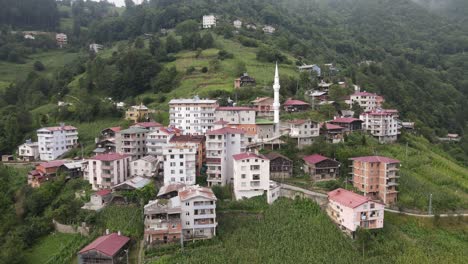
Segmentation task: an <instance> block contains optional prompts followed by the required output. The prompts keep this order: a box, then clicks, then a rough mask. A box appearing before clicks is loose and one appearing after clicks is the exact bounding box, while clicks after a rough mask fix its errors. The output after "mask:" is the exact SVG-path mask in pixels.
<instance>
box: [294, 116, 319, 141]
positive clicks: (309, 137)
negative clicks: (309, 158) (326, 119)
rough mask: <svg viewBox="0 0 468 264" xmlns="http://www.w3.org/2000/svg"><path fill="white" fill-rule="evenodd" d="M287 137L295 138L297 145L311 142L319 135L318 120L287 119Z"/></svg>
mask: <svg viewBox="0 0 468 264" xmlns="http://www.w3.org/2000/svg"><path fill="white" fill-rule="evenodd" d="M288 124H289V137H291V138H293V139H295V140H297V147H298V148H303V147H304V146H307V145H310V144H312V142H313V141H314V139H315V138H317V137H318V136H320V126H319V123H318V122H315V121H312V120H303V119H296V120H290V121H288Z"/></svg>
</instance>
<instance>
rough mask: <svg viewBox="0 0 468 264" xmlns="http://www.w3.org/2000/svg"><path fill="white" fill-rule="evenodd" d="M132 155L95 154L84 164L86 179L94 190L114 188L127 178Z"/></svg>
mask: <svg viewBox="0 0 468 264" xmlns="http://www.w3.org/2000/svg"><path fill="white" fill-rule="evenodd" d="M129 165H130V157H129V156H127V155H121V154H117V153H111V154H101V155H97V156H94V157H92V158H90V159H89V160H88V162H87V163H86V162H85V163H84V164H83V172H84V174H83V175H84V179H85V180H88V182H89V183H90V184H91V186H92V189H93V190H100V189H108V190H110V189H112V188H113V187H114V186H115V185H117V184H119V183H122V182H124V181H126V180H127V178H128V177H129V176H130V172H129Z"/></svg>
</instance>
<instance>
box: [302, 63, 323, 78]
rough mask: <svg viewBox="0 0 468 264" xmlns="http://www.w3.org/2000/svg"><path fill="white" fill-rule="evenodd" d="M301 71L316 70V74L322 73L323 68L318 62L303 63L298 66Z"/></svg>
mask: <svg viewBox="0 0 468 264" xmlns="http://www.w3.org/2000/svg"><path fill="white" fill-rule="evenodd" d="M298 69H299V71H300V72H303V71H307V72H310V73H312V72H314V73H315V75H316V76H321V75H322V69H321V68H320V67H319V66H318V65H317V64H312V65H302V66H299V67H298Z"/></svg>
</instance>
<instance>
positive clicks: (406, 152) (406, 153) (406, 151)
mask: <svg viewBox="0 0 468 264" xmlns="http://www.w3.org/2000/svg"><path fill="white" fill-rule="evenodd" d="M405 155H406V159H408V142H406V150H405Z"/></svg>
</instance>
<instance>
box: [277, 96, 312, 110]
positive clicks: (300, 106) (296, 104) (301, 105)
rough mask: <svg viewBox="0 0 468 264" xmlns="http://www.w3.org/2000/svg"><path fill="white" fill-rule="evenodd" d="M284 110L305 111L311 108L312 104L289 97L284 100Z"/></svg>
mask: <svg viewBox="0 0 468 264" xmlns="http://www.w3.org/2000/svg"><path fill="white" fill-rule="evenodd" d="M283 106H284V111H286V112H289V113H291V112H304V111H307V110H309V109H310V104H309V103H306V102H304V101H301V100H293V99H291V98H290V99H288V100H286V101H285V102H284V104H283Z"/></svg>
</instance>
